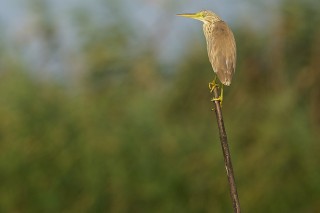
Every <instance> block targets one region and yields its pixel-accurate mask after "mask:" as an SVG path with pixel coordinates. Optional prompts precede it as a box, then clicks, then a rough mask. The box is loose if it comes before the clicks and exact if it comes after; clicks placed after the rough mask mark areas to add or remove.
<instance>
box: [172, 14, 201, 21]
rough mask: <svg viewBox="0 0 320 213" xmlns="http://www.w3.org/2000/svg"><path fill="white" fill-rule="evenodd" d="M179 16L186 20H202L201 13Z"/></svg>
mask: <svg viewBox="0 0 320 213" xmlns="http://www.w3.org/2000/svg"><path fill="white" fill-rule="evenodd" d="M177 16H182V17H186V18H193V19H198V20H201V19H202V16H201V14H200V13H182V14H177Z"/></svg>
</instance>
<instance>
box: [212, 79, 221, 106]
mask: <svg viewBox="0 0 320 213" xmlns="http://www.w3.org/2000/svg"><path fill="white" fill-rule="evenodd" d="M216 87H218V88H219V85H218V84H217V83H216V82H215V80H213V81H212V82H210V83H209V89H210V92H211V93H212V92H213V90H214V89H215V88H216ZM211 101H212V102H215V101H219V102H220V107H222V102H223V85H222V86H221V89H220V96H219V97H217V98H216V97H213V98H212V99H211ZM212 110H215V108H213V109H212Z"/></svg>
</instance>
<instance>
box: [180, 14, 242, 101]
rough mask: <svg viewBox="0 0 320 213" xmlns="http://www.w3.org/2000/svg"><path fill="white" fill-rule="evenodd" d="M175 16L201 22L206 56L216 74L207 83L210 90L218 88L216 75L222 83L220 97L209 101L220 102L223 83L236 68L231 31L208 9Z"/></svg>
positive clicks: (230, 78)
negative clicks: (205, 43)
mask: <svg viewBox="0 0 320 213" xmlns="http://www.w3.org/2000/svg"><path fill="white" fill-rule="evenodd" d="M177 16H182V17H186V18H192V19H197V20H199V21H202V22H203V32H204V35H205V38H206V42H207V51H208V57H209V61H210V63H211V66H212V68H213V71H214V72H215V74H216V75H215V78H214V80H213V81H212V82H210V83H209V89H210V92H212V91H213V90H214V88H215V87H218V88H219V84H217V83H216V78H217V76H218V78H219V80H220V82H221V83H222V84H221V95H220V97H218V98H213V99H212V100H211V101H220V104H221V103H222V100H223V85H226V86H230V84H231V80H232V76H233V74H234V73H235V69H236V57H237V53H236V52H237V51H236V49H237V48H236V41H235V39H234V36H233V33H232V31H231V29H230V28H229V26H228V25H227V23H226V22H224V21H223V20H222V19H221V18H220V17H219V16H218V15H217V14H215V13H214V12H212V11H209V10H202V11H200V12H197V13H183V14H177Z"/></svg>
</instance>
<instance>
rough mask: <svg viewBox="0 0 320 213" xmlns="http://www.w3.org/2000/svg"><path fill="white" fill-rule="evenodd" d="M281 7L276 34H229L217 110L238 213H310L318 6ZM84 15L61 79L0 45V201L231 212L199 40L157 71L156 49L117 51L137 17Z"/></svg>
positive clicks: (65, 207)
mask: <svg viewBox="0 0 320 213" xmlns="http://www.w3.org/2000/svg"><path fill="white" fill-rule="evenodd" d="M284 5H287V4H284ZM288 5H290V7H286V6H283V8H284V12H283V16H282V17H281V18H282V20H279V24H278V25H277V26H276V28H275V29H270V30H273V31H274V32H273V33H271V35H274V36H275V38H276V39H272V38H271V39H270V38H266V36H264V35H260V34H258V33H255V32H252V31H250V30H249V29H245V30H241V29H239V30H236V31H235V35H236V38H237V42H238V48H239V57H238V69H237V73H236V76H235V79H234V82H233V84H232V86H231V87H230V88H229V87H228V88H226V89H225V93H226V94H225V101H224V106H223V112H224V117H225V125H226V129H227V132H228V137H229V142H230V148H231V153H232V155H233V156H232V157H233V166H234V169H235V174H236V181H237V185H238V192H239V196H240V202H241V205H242V208H243V211H244V212H268V213H269V212H318V211H320V205H319V201H318V198H319V196H320V169H319V165H320V159H319V157H318V153H319V152H320V150H319V145H318V142H319V138H320V133H319V130H320V129H319V126H320V116H319V106H320V102H319V101H320V92H319V91H320V88H319V84H318V83H317V82H318V81H317V80H319V79H320V74H319V72H318V71H317V69H318V67H319V65H320V64H319V61H320V58H319V57H320V48H319V47H320V45H319V44H320V40H319V35H320V31H319V29H318V28H316V27H315V23H314V22H313V21H309V22H308V21H303V19H306V18H307V17H309V18H310V19H312V20H319V9H318V8H315V7H311V6H310V4H308V3H300V2H297V1H294V2H293V3H290V4H288ZM311 13H312V14H311ZM297 14H298V15H299V17H301V18H297V17H296V15H297ZM86 18H87V17H86V16H81V22H78V25H79V26H76V27H78V29H79V31H80V32H81V39H80V40H81V45H80V46H79V47H78V48H79V50H81V51H80V52H81V56H78V55H77V56H75V57H74V58H78V57H79V58H81V59H82V60H81V62H80V61H72V60H71V62H70V63H71V64H70V67H74V65H78V64H77V63H80V64H84V65H85V67H84V68H83V69H82V73H80V74H79V73H77V74H74V75H71V76H70V78H72V79H73V80H72V81H71V80H70V82H71V83H70V84H66V85H64V84H63V83H61V82H54V81H49V80H48V79H47V78H41V75H40V74H39V75H40V77H35V75H32V74H30V73H31V72H30V70H28V68H26V67H27V66H26V64H25V63H24V61H23V60H22V59H19V58H18V57H17V58H14V59H13V58H10V57H9V56H8V55H9V54H6V51H9V50H6V49H3V48H2V49H1V52H2V53H3V55H4V58H5V62H6V63H1V66H2V70H3V71H1V73H0V117H1V120H0V181H1V185H0V211H1V212H231V211H232V207H231V201H230V198H229V192H228V190H229V189H228V185H227V179H226V175H225V169H224V164H223V157H222V153H221V148H220V144H219V143H220V142H219V137H218V130H217V126H216V121H215V116H214V113H213V112H211V107H212V105H211V103H210V102H209V100H210V94H209V93H208V88H207V83H208V82H209V81H210V79H211V78H213V74H212V71H211V67H210V65H209V62H208V60H207V56H206V55H205V54H206V53H205V51H203V50H204V47H202V48H201V47H192V49H193V51H190V53H189V54H187V55H186V58H184V59H183V61H181V62H180V63H179V66H178V67H176V68H175V71H176V73H175V74H172V75H164V73H167V70H164V69H163V68H162V66H161V65H160V64H159V62H158V61H157V58H156V53H155V52H154V50H153V49H152V47H150V48H148V47H147V46H143V47H141V49H140V50H139V51H136V52H135V51H131V52H130V51H129V52H127V51H125V49H124V47H126V48H129V47H130V42H131V41H130V39H131V38H130V35H134V32H132V33H131V32H128V31H130V30H133V28H130V30H127V31H123V30H121V29H118V28H117V27H116V26H115V25H112V24H110V25H107V26H95V25H94V24H91V23H90V20H88V19H86ZM296 19H297V20H296ZM75 23H77V22H75ZM80 23H82V24H83V25H80ZM122 24H123V26H124V27H125V23H122ZM46 27H48V26H46ZM49 28H50V26H49ZM53 31H54V32H55V30H54V29H53ZM110 32H112V33H110ZM199 33H200V32H199ZM47 39H49V40H51V39H53V40H55V39H57V38H55V37H54V36H48V38H47ZM190 43H192V42H190ZM316 44H317V45H316ZM106 47H109V48H106ZM2 60H3V59H2ZM73 63H74V64H73ZM4 64H5V66H4ZM66 78H67V77H66ZM74 79H76V80H74Z"/></svg>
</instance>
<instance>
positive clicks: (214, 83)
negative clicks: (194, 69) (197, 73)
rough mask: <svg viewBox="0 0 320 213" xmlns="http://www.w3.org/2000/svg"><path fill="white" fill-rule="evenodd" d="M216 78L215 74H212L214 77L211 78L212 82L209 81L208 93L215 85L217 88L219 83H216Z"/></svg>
mask: <svg viewBox="0 0 320 213" xmlns="http://www.w3.org/2000/svg"><path fill="white" fill-rule="evenodd" d="M216 79H217V76H214V79H213V80H212V82H209V89H210V93H212V92H213V90H214V88H216V87H218V88H219V84H217V83H216Z"/></svg>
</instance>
